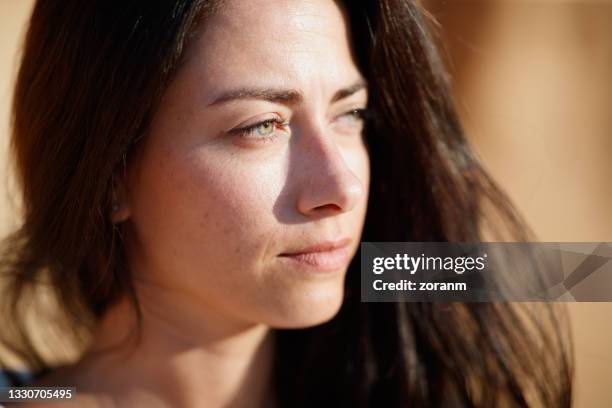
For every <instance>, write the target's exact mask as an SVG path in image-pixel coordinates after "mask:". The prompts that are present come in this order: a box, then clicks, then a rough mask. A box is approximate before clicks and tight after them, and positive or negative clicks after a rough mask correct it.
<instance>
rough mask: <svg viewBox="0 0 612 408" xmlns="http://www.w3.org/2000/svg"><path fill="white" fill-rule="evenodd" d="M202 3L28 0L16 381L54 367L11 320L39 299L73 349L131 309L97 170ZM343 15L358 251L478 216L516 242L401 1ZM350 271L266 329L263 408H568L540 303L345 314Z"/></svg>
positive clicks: (150, 100)
mask: <svg viewBox="0 0 612 408" xmlns="http://www.w3.org/2000/svg"><path fill="white" fill-rule="evenodd" d="M209 3H210V2H207V1H202V0H193V1H189V0H162V1H157V2H154V3H151V2H147V1H144V0H132V1H127V2H122V3H121V4H119V3H116V2H108V1H102V0H92V1H86V2H82V1H76V0H62V1H58V0H55V1H52V0H45V1H38V2H37V3H36V5H35V8H34V11H33V14H32V17H31V20H30V25H29V29H28V33H27V36H26V39H25V47H24V53H23V58H22V62H21V67H20V70H19V75H18V79H17V84H16V87H15V96H14V106H13V134H12V140H11V143H12V144H11V147H12V151H13V153H14V158H15V169H16V175H17V180H18V182H19V185H20V187H21V190H22V198H23V214H22V216H23V223H22V224H21V226H20V228H19V229H18V230H17V231H16V232H14V233H13V234H12V235H11V236H9V237H8V238H7V239H6V241H5V252H4V256H3V259H2V271H1V272H2V278H3V282H2V284H1V285H0V287H2V288H3V290H4V293H3V294H2V297H1V298H0V303H1V306H2V307H3V308H4V309H3V310H2V314H1V315H2V316H3V319H4V321H3V322H2V327H3V329H2V331H1V332H0V340H1V344H2V345H4V346H5V347H6V348H7V349H8V350H9V351H11V352H12V353H13V355H14V356H16V357H18V358H20V359H21V360H22V361H23V362H25V363H26V364H27V365H28V366H29V367H30V369H31V370H33V371H37V372H38V371H40V372H44V371H45V370H50V369H52V368H53V362H52V360H51V359H50V358H49V357H46V356H44V355H43V353H41V351H40V347H39V345H37V343H36V340H35V339H36V334H35V333H33V332H32V330H30V329H29V327H30V326H29V325H28V322H29V321H30V318H29V317H28V316H30V315H32V314H33V313H37V312H36V311H37V310H38V311H40V310H44V306H43V307H42V308H41V307H40V306H39V307H38V308H37V307H36V304H40V301H41V299H46V301H47V302H49V301H52V304H56V305H57V306H58V307H59V310H60V312H61V315H62V316H64V318H63V319H62V321H65V322H68V324H67V325H66V324H64V325H61V324H60V323H59V321H57V322H55V321H54V322H49V321H48V322H46V323H47V324H46V326H47V327H49V328H50V329H55V330H54V332H55V333H56V335H58V336H59V337H60V338H61V339H63V340H66V341H67V340H73V341H76V344H81V345H82V344H85V343H86V342H87V340H88V334H89V333H90V332H91V330H92V328H93V327H94V325H95V324H96V322H97V321H98V319H99V318H100V317H101V316H102V315H103V314H104V313H105V311H106V310H107V309H108V308H109V306H110V305H112V304H113V302H114V301H115V300H116V299H118V297H119V296H121V295H124V294H127V295H128V296H130V299H131V300H132V301H133V304H134V306H135V310H136V311H138V310H139V309H138V300H137V298H136V296H135V295H134V291H133V288H132V285H131V277H130V271H129V269H128V268H127V267H126V265H127V263H126V260H125V254H124V252H123V247H122V241H121V230H120V227H118V226H115V225H113V224H112V223H111V222H110V218H109V216H108V214H109V208H110V201H111V192H112V184H113V176H114V175H116V174H117V172H121V171H122V170H123V169H124V168H125V166H126V163H127V162H129V160H130V157H131V154H132V153H133V152H134V150H135V149H136V148H137V147H138V143H137V142H138V140H139V139H141V138H143V137H146V134H147V130H148V126H149V125H150V122H151V117H152V115H153V114H154V113H155V110H156V108H157V105H158V103H159V100H160V98H161V96H162V95H163V93H164V90H165V89H166V87H167V85H168V83H169V82H170V81H171V80H172V78H173V75H174V74H175V72H176V70H177V69H178V67H179V66H180V62H181V58H182V57H183V55H184V49H185V47H186V46H187V45H188V43H189V40H190V38H191V37H192V35H193V34H194V33H195V30H196V29H197V27H198V24H199V23H200V21H201V20H202V19H203V18H204V19H205V15H206V13H208V12H213V11H214V10H212V7H211V6H210V4H209ZM344 7H345V9H346V11H347V13H348V16H349V18H350V23H351V28H352V35H353V43H354V44H353V46H354V49H355V52H356V54H357V57H358V62H359V65H360V68H361V70H362V73H363V74H364V76H365V77H366V78H367V80H368V83H369V91H370V102H369V109H370V110H371V111H372V112H373V118H372V120H371V121H369V122H368V123H367V126H366V129H365V138H366V141H367V144H368V149H369V153H370V159H371V171H372V178H371V179H372V182H371V191H370V194H369V197H370V199H369V203H368V213H367V219H366V225H365V230H364V234H363V237H362V240H363V241H469V242H476V241H480V240H482V239H483V230H484V229H485V227H487V225H485V224H483V222H484V221H486V220H487V219H488V220H492V222H491V223H490V224H488V227H489V230H493V231H494V232H495V231H501V228H503V231H504V232H503V234H504V236H505V237H509V238H510V239H516V240H525V239H527V238H528V235H527V233H526V232H525V231H526V229H525V228H524V227H523V226H522V223H521V221H520V217H519V216H518V215H517V214H516V213H515V212H514V210H513V209H512V207H511V205H510V204H509V203H508V201H507V199H506V198H505V196H504V195H503V193H502V192H501V191H500V190H499V189H498V188H497V187H496V186H495V184H494V183H493V182H492V180H491V179H490V178H489V177H488V176H487V174H486V173H485V172H484V171H483V169H482V168H481V167H480V165H479V164H478V161H477V160H476V159H475V157H474V156H473V154H472V152H471V150H470V149H469V147H468V145H467V143H466V141H465V138H464V136H463V134H462V130H461V126H460V124H459V121H458V119H457V116H456V114H455V111H454V108H453V105H452V101H451V98H450V96H449V87H448V83H447V78H446V76H445V71H444V69H443V67H442V64H441V62H440V60H439V58H438V55H437V53H436V50H435V49H434V46H433V42H432V40H431V38H430V37H429V34H428V30H427V25H426V23H425V22H424V21H423V15H422V12H421V10H420V9H419V6H418V5H417V4H416V2H415V1H408V0H381V1H374V0H372V1H350V2H349V1H346V2H344ZM500 235H501V234H500ZM358 258H359V256H357V257H356V260H357V259H358ZM356 260H354V261H353V263H352V264H351V266H350V268H349V272H348V275H347V280H346V295H345V301H344V303H343V306H342V308H341V310H340V312H339V313H338V315H337V316H336V317H334V318H333V319H332V320H331V321H330V322H328V323H326V324H323V325H320V326H317V327H313V328H308V329H302V330H278V331H277V335H278V336H277V340H278V341H277V350H276V370H275V375H276V377H275V383H276V390H277V399H278V402H279V404H280V406H287V407H301V406H303V407H311V406H313V405H315V404H323V406H329V405H334V406H351V407H360V406H374V407H405V406H415V407H416V406H453V407H455V406H457V407H459V406H465V407H488V406H504V404H506V405H509V406H529V405H531V404H535V403H540V404H543V405H544V406H555V407H568V406H570V405H571V395H572V394H571V376H572V368H571V364H570V354H569V353H570V350H569V348H568V347H569V343H568V339H567V334H566V332H565V323H564V321H563V319H562V318H563V315H562V314H560V313H559V311H558V310H556V308H555V307H554V306H553V305H550V304H540V305H535V306H534V305H532V307H529V305H524V304H510V303H380V304H367V303H361V302H360V299H359V293H360V291H359V284H360V280H359V273H360V270H359V264H358V262H357V261H356ZM41 292H44V294H46V295H47V296H46V297H42V296H41V295H40V293H41ZM37 302H38V303H37Z"/></svg>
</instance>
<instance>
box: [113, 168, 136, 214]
mask: <svg viewBox="0 0 612 408" xmlns="http://www.w3.org/2000/svg"><path fill="white" fill-rule="evenodd" d="M110 211H111V215H110V218H111V222H112V223H113V224H118V223H120V222H123V221H125V220H127V219H128V218H130V215H131V211H130V206H129V203H128V195H127V185H126V177H125V173H120V172H117V173H115V174H114V175H113V189H112V192H111V210H110Z"/></svg>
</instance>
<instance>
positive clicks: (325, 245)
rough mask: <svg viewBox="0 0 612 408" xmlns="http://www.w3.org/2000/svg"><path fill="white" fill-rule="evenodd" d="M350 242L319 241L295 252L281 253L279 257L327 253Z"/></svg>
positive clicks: (342, 239) (341, 239) (338, 240)
mask: <svg viewBox="0 0 612 408" xmlns="http://www.w3.org/2000/svg"><path fill="white" fill-rule="evenodd" d="M350 242H351V239H350V238H348V237H346V238H340V239H335V240H327V241H321V242H319V243H316V244H313V245H308V246H303V247H300V248H299V249H296V250H291V251H287V252H283V253H282V254H280V255H281V256H288V255H299V254H308V253H314V252H328V251H333V250H335V249H338V248H344V247H345V246H347V245H348V244H349V243H350Z"/></svg>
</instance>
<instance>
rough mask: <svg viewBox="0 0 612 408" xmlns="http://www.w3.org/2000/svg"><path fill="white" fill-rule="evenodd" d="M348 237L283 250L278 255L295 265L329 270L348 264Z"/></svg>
mask: <svg viewBox="0 0 612 408" xmlns="http://www.w3.org/2000/svg"><path fill="white" fill-rule="evenodd" d="M350 242H351V239H350V238H342V239H337V240H329V241H323V242H320V243H317V244H314V245H309V246H305V247H303V248H301V249H298V250H295V251H289V252H284V253H282V254H280V255H279V257H280V258H281V259H283V260H286V261H287V262H290V263H292V264H294V265H296V266H300V267H303V268H307V269H311V270H314V271H318V272H331V271H335V270H338V269H341V268H343V267H345V266H346V265H348V262H349V261H350V253H349V248H348V245H349V243H350Z"/></svg>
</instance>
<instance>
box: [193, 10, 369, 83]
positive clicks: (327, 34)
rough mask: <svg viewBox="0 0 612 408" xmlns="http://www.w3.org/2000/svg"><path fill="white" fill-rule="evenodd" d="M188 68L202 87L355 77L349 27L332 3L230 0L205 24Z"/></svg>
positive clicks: (356, 71)
mask: <svg viewBox="0 0 612 408" xmlns="http://www.w3.org/2000/svg"><path fill="white" fill-rule="evenodd" d="M187 61H188V62H187V65H188V66H189V67H190V68H191V69H195V70H197V71H199V72H200V73H201V76H200V80H201V81H202V82H204V83H205V84H211V85H213V84H214V85H217V86H223V85H231V84H235V83H236V82H237V81H238V82H240V81H242V82H243V81H245V80H257V81H258V83H273V84H280V83H283V82H286V83H295V82H296V81H297V82H300V81H304V82H307V81H308V80H309V79H312V78H313V77H319V78H320V77H325V79H326V80H328V81H332V82H347V81H348V82H350V81H353V80H354V79H356V78H358V77H359V73H358V70H357V67H356V66H355V63H354V59H353V56H352V52H351V45H350V34H349V27H348V22H347V21H346V20H345V16H344V13H343V10H342V9H341V8H340V6H339V5H338V4H337V3H336V2H335V1H332V0H249V1H244V0H230V1H226V2H225V3H224V6H223V7H222V8H221V9H220V10H219V11H218V12H217V13H216V14H214V15H212V16H209V17H207V18H206V20H205V21H204V22H203V24H202V27H201V31H200V33H199V35H198V36H197V38H196V39H195V41H194V43H193V44H192V45H191V46H190V49H189V50H188V52H187Z"/></svg>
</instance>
